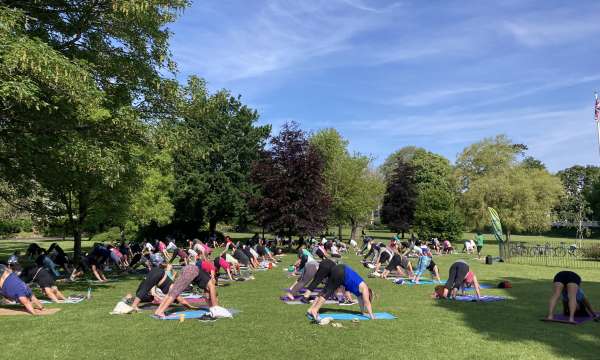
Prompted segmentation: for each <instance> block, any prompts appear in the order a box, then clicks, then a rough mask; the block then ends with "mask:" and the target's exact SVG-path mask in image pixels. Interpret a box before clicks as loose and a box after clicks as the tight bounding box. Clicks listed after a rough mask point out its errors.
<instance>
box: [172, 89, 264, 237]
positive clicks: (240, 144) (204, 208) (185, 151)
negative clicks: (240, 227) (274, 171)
mask: <svg viewBox="0 0 600 360" xmlns="http://www.w3.org/2000/svg"><path fill="white" fill-rule="evenodd" d="M182 96H183V99H184V104H183V106H182V110H181V117H180V119H179V120H178V121H177V122H176V130H175V131H176V132H177V133H178V135H177V141H178V143H177V144H176V145H175V148H174V151H173V158H174V168H175V183H176V184H175V194H174V197H175V201H176V203H177V204H178V207H177V212H176V214H175V215H176V217H177V218H178V219H180V220H181V219H184V220H188V221H192V222H195V223H196V224H195V225H194V227H195V228H196V229H197V228H198V226H199V225H202V224H203V223H204V221H203V219H204V220H205V221H207V222H208V224H209V231H210V232H211V233H213V232H214V231H215V228H216V225H217V223H218V222H220V221H229V220H231V219H233V218H234V217H235V216H236V215H238V214H240V213H245V212H246V211H245V209H246V207H247V202H248V200H249V199H250V197H251V194H252V191H253V186H252V184H251V182H250V172H251V167H252V162H253V161H255V160H257V159H258V156H259V152H260V150H261V149H262V148H263V147H264V145H265V141H266V139H267V137H268V135H269V133H270V131H271V128H270V126H256V121H257V120H258V113H257V112H256V111H255V110H253V109H251V108H249V107H248V106H246V105H244V104H243V103H242V102H241V99H240V97H234V96H232V95H231V94H230V93H229V92H227V91H225V90H221V91H219V92H217V93H215V94H212V95H209V94H208V92H207V90H206V84H205V83H204V81H202V80H200V79H198V78H196V77H192V78H190V79H189V81H188V85H187V86H186V87H185V88H184V89H183V93H182ZM198 215H200V216H198Z"/></svg>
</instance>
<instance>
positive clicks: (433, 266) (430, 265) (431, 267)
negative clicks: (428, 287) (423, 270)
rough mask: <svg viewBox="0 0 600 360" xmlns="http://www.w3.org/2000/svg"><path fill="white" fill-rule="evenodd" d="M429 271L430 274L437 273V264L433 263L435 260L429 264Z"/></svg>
mask: <svg viewBox="0 0 600 360" xmlns="http://www.w3.org/2000/svg"><path fill="white" fill-rule="evenodd" d="M427 270H429V272H435V271H434V270H435V263H434V262H433V260H431V262H430V263H429V266H428V267H427Z"/></svg>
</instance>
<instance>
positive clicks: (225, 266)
mask: <svg viewBox="0 0 600 360" xmlns="http://www.w3.org/2000/svg"><path fill="white" fill-rule="evenodd" d="M219 266H221V267H222V268H223V269H229V268H230V267H231V265H229V263H228V262H227V261H225V259H223V258H222V257H219Z"/></svg>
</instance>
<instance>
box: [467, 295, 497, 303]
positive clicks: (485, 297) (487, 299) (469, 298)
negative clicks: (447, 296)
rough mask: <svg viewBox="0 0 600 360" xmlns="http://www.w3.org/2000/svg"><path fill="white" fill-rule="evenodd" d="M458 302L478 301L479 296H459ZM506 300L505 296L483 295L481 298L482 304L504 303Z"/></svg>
mask: <svg viewBox="0 0 600 360" xmlns="http://www.w3.org/2000/svg"><path fill="white" fill-rule="evenodd" d="M455 300H456V301H466V302H469V301H473V302H474V301H477V296H475V295H458V296H456V299H455ZM504 300H506V298H505V297H503V296H492V295H483V296H481V297H480V298H479V301H481V302H495V301H504Z"/></svg>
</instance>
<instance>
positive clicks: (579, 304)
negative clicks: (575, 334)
mask: <svg viewBox="0 0 600 360" xmlns="http://www.w3.org/2000/svg"><path fill="white" fill-rule="evenodd" d="M553 281H554V293H553V294H552V296H551V297H550V304H549V308H548V320H553V319H554V308H555V307H556V304H557V302H558V299H559V298H562V303H563V313H564V314H565V315H567V316H569V322H571V323H575V316H590V317H592V318H594V321H598V320H600V318H599V317H597V316H596V313H595V312H594V309H593V308H592V305H591V304H590V302H589V300H588V299H587V297H586V296H585V294H584V293H583V290H581V277H579V275H577V274H576V273H574V272H572V271H561V272H559V273H557V274H556V275H555V276H554V280H553Z"/></svg>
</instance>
